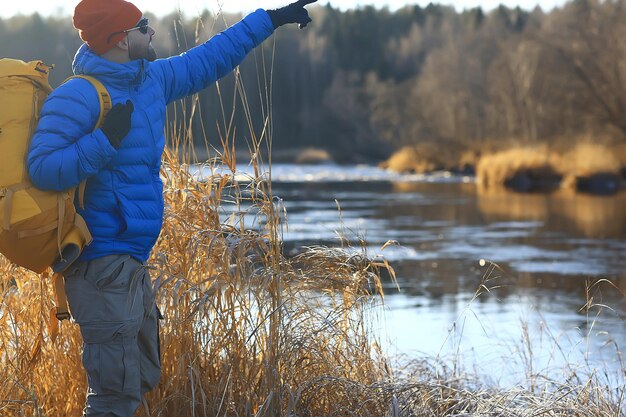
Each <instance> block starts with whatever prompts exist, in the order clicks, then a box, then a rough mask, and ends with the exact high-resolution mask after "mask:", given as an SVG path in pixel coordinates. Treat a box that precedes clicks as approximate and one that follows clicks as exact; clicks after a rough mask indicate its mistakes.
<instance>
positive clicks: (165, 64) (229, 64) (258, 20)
mask: <svg viewBox="0 0 626 417" xmlns="http://www.w3.org/2000/svg"><path fill="white" fill-rule="evenodd" d="M273 32H274V26H273V25H272V21H271V19H270V17H269V15H268V14H267V12H266V11H265V10H261V9H259V10H257V11H256V12H253V13H251V14H250V15H248V16H246V18H244V19H243V20H242V21H240V22H239V23H237V24H235V25H233V26H231V27H230V28H228V29H226V30H225V31H223V32H221V33H219V34H217V35H215V36H214V37H212V38H211V39H209V40H208V41H207V42H205V43H203V44H202V45H198V46H196V47H194V48H192V49H190V50H189V51H187V52H185V53H183V54H182V55H179V56H175V57H171V58H167V59H159V60H156V61H155V62H153V63H152V64H151V65H150V71H155V75H156V76H157V77H159V78H160V79H161V81H162V83H163V87H164V92H165V98H166V101H167V102H168V103H170V102H172V101H174V100H177V99H179V98H182V97H185V96H188V95H190V94H193V93H197V92H198V91H200V90H202V89H204V88H206V87H208V86H209V85H211V84H212V83H214V82H215V81H216V80H218V79H219V78H221V77H223V76H225V75H227V74H228V73H230V72H231V71H232V70H233V69H234V68H235V67H236V66H237V65H239V64H240V63H241V61H242V60H243V59H244V58H245V56H246V55H247V54H248V53H249V52H250V51H251V50H252V49H254V48H255V47H257V46H258V45H260V44H261V43H262V42H263V41H264V40H265V39H267V38H268V37H269V36H270V35H271V34H272V33H273Z"/></svg>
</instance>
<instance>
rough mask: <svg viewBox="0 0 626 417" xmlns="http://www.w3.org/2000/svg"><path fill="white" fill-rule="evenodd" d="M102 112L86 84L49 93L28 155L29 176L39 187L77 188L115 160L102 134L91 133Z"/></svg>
mask: <svg viewBox="0 0 626 417" xmlns="http://www.w3.org/2000/svg"><path fill="white" fill-rule="evenodd" d="M80 83H83V85H82V88H80V87H81V84H80ZM90 94H93V97H91V96H89V95H90ZM85 95H87V97H86V96H85ZM99 112H100V108H99V101H98V97H97V95H96V90H95V89H94V88H93V87H92V86H91V85H90V84H89V83H88V82H87V81H85V80H81V79H73V80H70V81H68V82H67V83H65V84H63V85H61V86H60V87H58V88H57V89H56V90H54V91H53V92H52V93H50V95H49V96H48V98H47V100H46V101H45V103H44V105H43V108H42V110H41V115H40V119H39V123H38V124H37V129H36V130H35V133H34V135H33V138H32V141H31V144H30V148H29V151H28V158H27V162H28V173H29V175H30V179H31V181H32V182H33V184H35V186H36V187H38V188H40V189H43V190H55V191H61V190H66V189H69V188H72V187H75V186H77V185H78V184H80V182H82V181H83V180H85V179H86V178H87V177H89V176H91V175H94V174H96V173H98V171H100V170H101V169H102V168H103V167H104V166H106V164H107V163H108V162H109V161H110V160H111V159H112V158H113V156H114V155H115V154H116V150H115V148H113V146H111V144H110V143H109V141H108V139H107V138H106V136H105V135H104V133H103V132H102V130H100V129H96V130H95V131H92V130H93V128H94V125H95V123H96V120H97V119H98V115H99Z"/></svg>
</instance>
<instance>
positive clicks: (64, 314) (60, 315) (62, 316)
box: [55, 311, 72, 321]
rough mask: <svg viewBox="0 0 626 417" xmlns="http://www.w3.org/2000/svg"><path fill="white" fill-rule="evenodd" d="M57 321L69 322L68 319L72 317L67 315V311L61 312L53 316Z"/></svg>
mask: <svg viewBox="0 0 626 417" xmlns="http://www.w3.org/2000/svg"><path fill="white" fill-rule="evenodd" d="M55 316H56V318H57V320H59V321H63V320H69V319H70V318H72V315H71V314H70V313H69V311H61V312H57V313H56V314H55Z"/></svg>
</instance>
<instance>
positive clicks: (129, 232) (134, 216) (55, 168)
mask: <svg viewBox="0 0 626 417" xmlns="http://www.w3.org/2000/svg"><path fill="white" fill-rule="evenodd" d="M315 1H316V0H300V1H298V2H296V3H292V4H290V5H288V6H286V7H283V8H280V9H276V10H268V11H265V10H261V9H259V10H257V11H256V12H254V13H251V14H250V15H248V16H247V17H246V18H245V19H243V20H242V21H241V22H239V23H237V24H236V25H234V26H232V27H231V28H229V29H227V30H225V31H224V32H222V33H220V34H219V35H217V36H215V37H213V38H212V39H210V40H209V41H207V42H206V43H204V44H203V45H200V46H197V47H195V48H192V49H190V50H189V51H187V52H186V53H184V54H182V55H180V56H176V57H170V58H167V59H156V53H155V51H154V49H153V47H152V44H151V41H152V37H153V36H154V34H155V31H154V29H152V28H151V27H150V26H149V23H148V20H147V19H145V18H143V17H142V13H141V11H140V10H139V9H138V8H137V7H136V6H134V5H133V4H132V3H129V2H127V1H124V0H82V1H81V2H80V3H79V4H78V5H77V6H76V9H75V11H74V17H73V23H74V26H75V27H76V28H77V29H78V31H79V34H80V37H81V39H82V40H83V41H84V42H85V44H83V45H82V46H81V47H80V49H79V50H78V52H77V53H76V56H75V58H74V63H73V70H74V73H75V74H85V75H91V76H94V77H95V78H97V79H98V80H99V81H100V82H102V83H103V84H104V86H105V87H106V88H107V90H108V92H109V94H110V96H111V99H112V102H113V108H112V109H111V110H110V112H109V113H108V114H107V116H106V118H105V120H104V122H103V124H102V126H101V127H100V128H98V129H95V130H93V129H94V126H95V124H96V120H97V119H98V115H99V112H100V105H99V100H98V97H97V93H96V90H95V88H94V87H93V86H92V85H91V84H90V83H89V82H87V81H85V80H84V79H80V78H75V79H71V80H69V81H68V82H66V83H64V84H63V85H61V86H60V87H58V88H57V89H56V90H54V91H53V92H52V93H51V94H50V96H49V97H48V99H47V100H46V102H45V104H44V106H43V109H42V111H41V118H40V120H39V123H38V126H37V130H36V132H35V134H34V136H33V140H32V143H31V146H30V150H29V154H28V168H29V174H30V176H31V179H32V182H33V183H34V184H35V185H36V186H37V187H39V188H42V189H47V190H65V189H69V188H72V187H76V186H77V185H78V184H79V183H81V182H82V181H83V180H86V181H87V185H86V191H85V196H84V209H80V208H79V210H78V211H79V213H80V214H81V215H82V216H83V218H84V219H85V221H86V222H87V225H88V227H89V229H90V231H91V234H92V235H93V242H92V243H91V245H89V246H87V247H86V248H85V250H84V251H83V253H82V254H81V256H80V258H79V259H78V261H77V262H76V263H75V264H73V265H71V266H70V267H69V268H68V269H67V270H66V272H65V273H64V277H65V285H66V293H67V297H68V301H69V305H70V308H71V311H72V315H73V316H74V319H75V320H76V322H78V324H79V326H80V330H81V334H82V337H83V366H84V368H85V370H86V373H87V379H88V385H89V389H88V392H87V401H86V406H85V411H84V414H85V415H87V416H120V417H126V416H132V415H133V414H134V412H135V410H136V409H137V407H138V406H139V404H140V402H141V400H142V397H143V395H144V394H145V393H146V392H148V391H150V390H151V389H152V388H154V387H155V386H156V385H157V383H158V381H159V376H160V368H161V364H160V352H159V349H160V348H159V336H158V316H159V312H158V310H157V308H156V305H155V302H154V295H153V290H152V285H151V280H150V277H149V275H148V274H147V272H146V269H145V268H144V267H143V265H144V263H145V262H146V260H147V259H148V257H149V254H150V251H151V249H152V247H153V246H154V244H155V242H156V240H157V237H158V235H159V233H160V230H161V226H162V216H163V195H162V191H163V183H162V182H161V179H160V177H159V170H160V166H161V155H162V152H163V149H164V145H165V138H164V134H163V132H164V127H165V109H166V105H167V104H168V103H170V102H172V101H174V100H177V99H179V98H182V97H185V96H188V95H190V94H194V93H196V92H198V91H200V90H202V89H203V88H205V87H207V86H208V85H210V84H212V83H213V82H214V81H216V80H217V79H219V78H220V77H223V76H224V75H226V74H228V73H229V72H230V71H232V70H233V69H234V68H235V67H236V66H237V65H238V64H239V63H240V62H241V61H242V60H243V58H244V57H245V56H246V54H248V52H250V51H251V50H252V49H253V48H255V47H256V46H258V45H259V44H261V43H262V42H263V41H264V40H265V39H266V38H267V37H269V36H270V35H271V34H272V33H273V31H274V30H275V29H276V28H278V27H279V26H281V25H284V24H287V23H299V24H300V27H301V28H302V27H304V26H306V25H307V24H308V23H309V22H310V21H311V19H310V18H309V16H308V13H307V11H306V9H305V8H304V6H305V5H307V4H310V3H314V2H315Z"/></svg>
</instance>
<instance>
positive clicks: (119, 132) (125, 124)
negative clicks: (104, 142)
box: [100, 100, 134, 149]
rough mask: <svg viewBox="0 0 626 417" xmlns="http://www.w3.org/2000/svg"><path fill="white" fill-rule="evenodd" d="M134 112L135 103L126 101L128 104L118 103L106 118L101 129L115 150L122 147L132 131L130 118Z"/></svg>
mask: <svg viewBox="0 0 626 417" xmlns="http://www.w3.org/2000/svg"><path fill="white" fill-rule="evenodd" d="M133 110H134V106H133V102H132V101H130V100H128V101H126V104H122V103H117V104H116V105H115V106H113V108H112V109H111V110H109V112H108V113H107V115H106V117H105V118H104V122H103V123H102V127H100V129H102V132H103V133H104V134H105V136H106V137H107V139H108V140H109V142H110V143H111V146H113V147H114V148H115V149H117V148H119V147H120V144H121V143H122V139H124V137H125V136H126V135H128V132H129V131H130V116H131V114H133Z"/></svg>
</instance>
